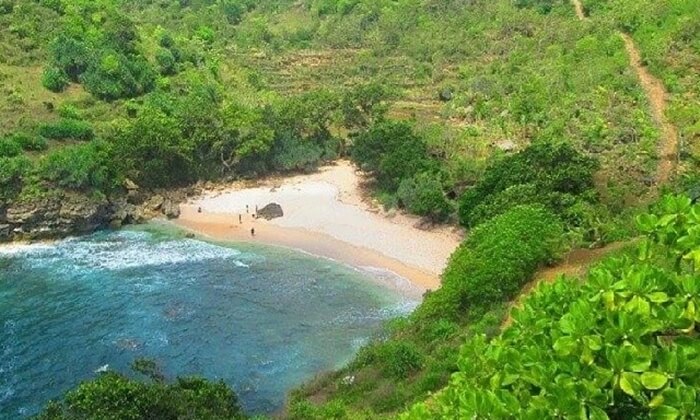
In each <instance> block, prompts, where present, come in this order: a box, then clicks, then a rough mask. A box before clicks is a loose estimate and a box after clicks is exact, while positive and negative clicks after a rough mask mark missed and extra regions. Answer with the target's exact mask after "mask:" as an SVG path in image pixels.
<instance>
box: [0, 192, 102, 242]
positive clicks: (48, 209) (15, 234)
mask: <svg viewBox="0 0 700 420" xmlns="http://www.w3.org/2000/svg"><path fill="white" fill-rule="evenodd" d="M110 214H111V205H110V203H109V201H107V200H106V199H104V198H87V197H85V196H83V195H80V194H62V195H57V196H53V197H46V198H41V199H37V200H31V201H25V202H20V203H13V204H10V205H8V207H7V209H6V210H5V215H4V220H3V221H2V223H0V240H4V241H7V240H12V239H47V238H55V237H61V236H66V235H70V234H79V233H86V232H92V231H94V230H95V229H97V228H99V227H100V226H103V225H104V224H105V223H106V222H107V221H108V220H109V218H110Z"/></svg>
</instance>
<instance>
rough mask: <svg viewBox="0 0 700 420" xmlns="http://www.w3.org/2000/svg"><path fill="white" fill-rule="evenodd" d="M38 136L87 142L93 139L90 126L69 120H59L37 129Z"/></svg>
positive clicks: (93, 135) (82, 122)
mask: <svg viewBox="0 0 700 420" xmlns="http://www.w3.org/2000/svg"><path fill="white" fill-rule="evenodd" d="M39 134H40V135H42V136H44V137H46V138H47V139H53V140H81V141H89V140H92V139H93V138H94V137H95V133H94V132H93V130H92V127H90V124H88V123H86V122H85V121H80V120H74V119H70V118H64V119H61V120H59V121H57V122H55V123H48V124H43V125H42V126H41V127H39Z"/></svg>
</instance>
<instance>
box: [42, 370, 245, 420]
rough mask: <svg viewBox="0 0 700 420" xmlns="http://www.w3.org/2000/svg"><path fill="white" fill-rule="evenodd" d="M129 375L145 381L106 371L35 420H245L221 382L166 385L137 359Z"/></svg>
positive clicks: (181, 380)
mask: <svg viewBox="0 0 700 420" xmlns="http://www.w3.org/2000/svg"><path fill="white" fill-rule="evenodd" d="M134 370H137V371H139V372H141V373H144V374H146V375H147V376H149V377H150V380H148V381H139V380H134V379H129V378H127V377H125V376H123V375H120V374H117V373H113V372H107V373H103V374H101V375H100V376H99V377H98V378H97V379H95V380H93V381H87V382H83V383H82V384H80V385H79V386H78V387H77V388H76V389H74V390H72V391H70V392H68V393H67V394H66V396H65V397H64V398H63V399H62V400H60V401H52V402H51V403H49V404H48V406H47V407H46V408H45V409H44V411H43V412H42V413H41V414H40V415H39V416H38V417H37V419H40V420H73V419H85V418H101V419H120V420H121V419H124V420H127V419H134V420H138V419H185V418H187V419H205V418H206V419H222V420H223V419H226V420H237V419H244V418H245V416H244V415H243V412H242V410H241V408H240V406H239V404H238V399H237V398H236V395H235V394H234V393H233V391H231V389H230V388H229V387H228V386H226V384H224V383H223V382H216V383H214V382H207V381H205V380H203V379H200V378H178V379H177V380H176V381H174V382H173V383H167V382H165V379H164V378H163V375H162V374H161V373H160V372H159V371H158V369H157V367H156V366H155V364H154V363H153V362H151V361H146V360H137V361H136V362H135V363H134Z"/></svg>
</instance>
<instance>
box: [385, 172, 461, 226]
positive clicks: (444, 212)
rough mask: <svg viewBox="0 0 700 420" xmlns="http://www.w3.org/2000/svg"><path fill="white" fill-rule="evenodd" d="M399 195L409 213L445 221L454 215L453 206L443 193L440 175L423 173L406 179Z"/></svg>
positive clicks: (398, 192) (400, 186)
mask: <svg viewBox="0 0 700 420" xmlns="http://www.w3.org/2000/svg"><path fill="white" fill-rule="evenodd" d="M397 195H398V197H399V200H401V204H402V205H403V206H404V207H405V208H406V209H407V210H408V211H410V212H411V213H413V214H417V215H419V216H428V217H430V218H431V219H433V220H435V221H444V220H446V219H447V218H448V217H449V216H450V214H451V213H452V206H451V205H450V202H449V201H448V200H447V198H446V197H445V193H444V192H443V191H442V183H441V182H440V179H439V174H433V173H428V172H423V173H420V174H418V175H416V176H414V177H412V178H408V179H404V180H403V181H402V182H401V184H400V185H399V189H398V191H397Z"/></svg>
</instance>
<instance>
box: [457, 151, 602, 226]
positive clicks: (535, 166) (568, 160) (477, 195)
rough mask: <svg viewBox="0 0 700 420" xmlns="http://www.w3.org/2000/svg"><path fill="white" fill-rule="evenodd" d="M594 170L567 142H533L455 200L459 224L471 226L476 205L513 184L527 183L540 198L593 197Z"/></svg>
mask: <svg viewBox="0 0 700 420" xmlns="http://www.w3.org/2000/svg"><path fill="white" fill-rule="evenodd" d="M597 167H598V164H597V162H596V161H595V160H594V159H592V158H590V157H588V156H585V155H583V154H581V153H580V152H579V151H577V150H576V149H574V148H573V147H572V146H571V145H570V144H569V143H565V142H555V143H552V142H537V143H534V144H532V145H530V146H529V147H527V148H526V149H525V150H523V151H522V152H520V153H517V154H514V155H509V156H506V157H504V158H502V159H500V160H497V161H496V162H495V163H493V164H492V165H491V166H489V167H488V168H487V169H486V171H485V172H484V175H483V176H482V178H481V179H480V180H479V182H478V183H477V184H476V185H475V186H474V187H472V188H470V189H468V190H467V191H466V192H465V193H464V194H463V195H462V196H461V197H460V199H459V217H460V222H461V223H462V225H463V226H465V227H471V226H474V222H475V220H476V218H475V211H476V210H477V209H478V208H479V206H480V205H482V204H483V203H488V202H489V201H493V200H494V196H496V195H499V194H501V193H503V192H504V191H506V190H508V188H510V187H513V186H517V185H526V184H529V185H530V186H531V188H532V189H534V190H535V191H537V194H538V196H540V197H546V196H548V195H549V194H551V193H561V194H568V195H571V196H584V197H586V195H588V196H591V195H592V196H594V194H593V193H592V190H593V174H594V172H595V170H596V169H597ZM523 190H524V189H523ZM502 197H504V196H503V195H502ZM586 198H590V197H586ZM521 203H522V201H521ZM514 204H518V203H514Z"/></svg>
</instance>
